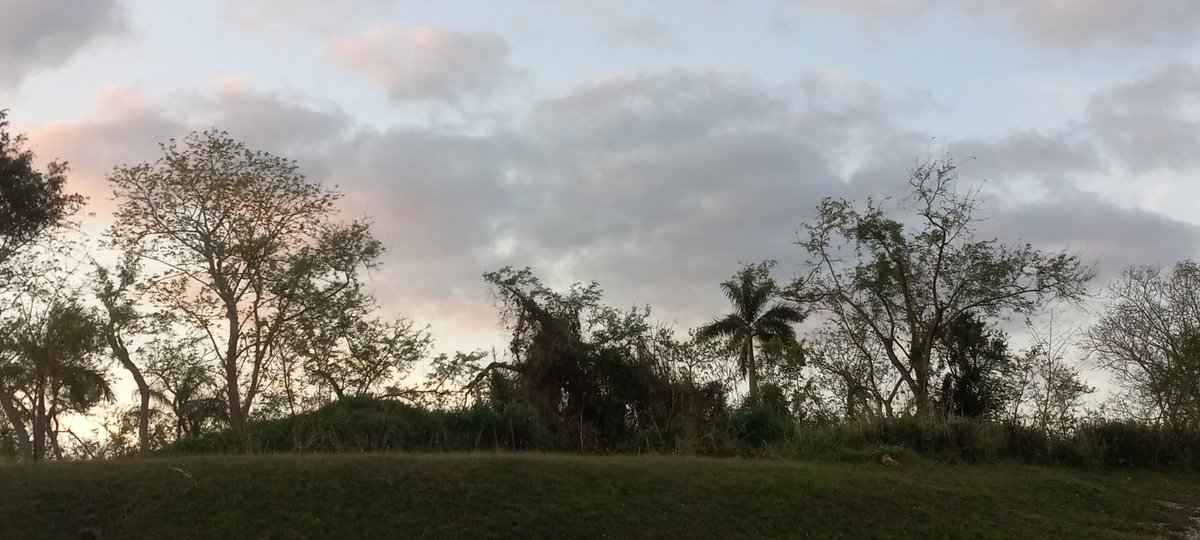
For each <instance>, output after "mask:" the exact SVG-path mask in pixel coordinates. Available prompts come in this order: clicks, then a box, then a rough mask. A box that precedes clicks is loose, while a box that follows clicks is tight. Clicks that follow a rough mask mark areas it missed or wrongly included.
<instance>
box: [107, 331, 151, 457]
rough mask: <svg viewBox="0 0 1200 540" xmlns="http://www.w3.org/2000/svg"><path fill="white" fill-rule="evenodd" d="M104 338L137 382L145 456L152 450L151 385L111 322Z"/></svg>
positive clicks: (140, 439) (140, 441)
mask: <svg viewBox="0 0 1200 540" xmlns="http://www.w3.org/2000/svg"><path fill="white" fill-rule="evenodd" d="M104 338H105V340H107V341H108V346H109V348H111V349H112V352H113V356H116V357H117V360H118V361H120V362H121V365H122V366H124V367H125V369H126V370H127V371H129V375H130V376H131V377H133V382H134V383H135V384H137V388H138V397H139V398H140V403H138V452H139V453H140V454H142V455H143V456H144V455H146V454H148V453H149V452H150V385H149V384H146V378H145V377H144V376H142V370H141V369H139V368H138V367H137V365H136V364H134V363H133V359H131V358H130V357H129V349H128V348H127V347H125V343H124V341H123V340H122V339H121V336H119V335H118V334H117V330H116V328H115V327H113V325H112V324H111V323H110V324H109V325H108V328H106V329H105V332H104Z"/></svg>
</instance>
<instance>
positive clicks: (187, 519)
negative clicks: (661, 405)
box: [0, 453, 1200, 539]
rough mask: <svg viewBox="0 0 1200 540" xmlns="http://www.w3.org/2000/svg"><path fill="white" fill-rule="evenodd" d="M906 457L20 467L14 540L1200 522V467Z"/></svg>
mask: <svg viewBox="0 0 1200 540" xmlns="http://www.w3.org/2000/svg"><path fill="white" fill-rule="evenodd" d="M903 461H904V462H903V463H902V464H901V466H900V467H898V468H894V469H889V468H884V467H881V466H880V465H878V464H876V463H875V462H859V463H824V462H800V461H791V460H769V459H728V458H727V459H718V458H688V457H635V456H623V457H622V456H613V457H580V456H566V455H546V454H483V453H479V454H336V455H287V454H283V455H256V456H204V457H187V458H154V459H144V460H118V461H108V462H65V463H46V464H36V465H28V464H25V465H21V464H8V465H0V501H3V502H2V503H0V536H3V537H5V538H78V537H84V538H88V537H91V538H104V539H117V538H473V539H477V538H769V537H776V538H899V537H912V538H1051V537H1069V538H1085V537H1086V538H1090V539H1102V538H1155V537H1164V536H1167V537H1169V536H1173V535H1178V534H1181V533H1182V531H1184V530H1185V529H1186V527H1187V526H1188V525H1189V523H1190V521H1189V520H1190V516H1189V515H1188V514H1189V513H1190V512H1200V510H1198V509H1196V507H1197V506H1200V476H1197V475H1195V474H1193V473H1189V474H1174V475H1172V474H1167V473H1161V472H1126V471H1121V472H1103V471H1079V470H1065V469H1048V468H1040V467H1031V466H1023V465H957V466H956V465H948V464H942V463H935V462H931V461H925V460H921V459H919V458H915V457H907V458H903ZM1162 501H1166V502H1169V503H1176V504H1178V505H1183V506H1182V507H1178V506H1176V507H1172V506H1170V505H1167V504H1163V502H1162Z"/></svg>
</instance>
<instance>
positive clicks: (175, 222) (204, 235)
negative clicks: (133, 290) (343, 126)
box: [109, 131, 382, 433]
mask: <svg viewBox="0 0 1200 540" xmlns="http://www.w3.org/2000/svg"><path fill="white" fill-rule="evenodd" d="M162 152H163V155H162V157H161V158H159V159H158V160H157V161H155V162H154V163H144V164H140V165H134V166H125V167H121V168H118V169H116V170H114V171H113V173H112V174H110V175H109V182H110V183H111V184H112V186H113V188H114V192H115V195H116V199H117V201H118V203H119V208H118V210H117V212H116V223H115V224H114V225H113V227H112V230H111V235H112V237H113V239H114V240H115V242H116V243H117V245H118V246H119V247H121V248H123V249H124V250H125V251H126V252H127V253H133V254H135V255H136V256H138V257H140V258H141V259H142V260H143V261H144V262H146V264H147V268H148V269H150V270H153V271H155V273H153V274H151V275H150V276H149V277H148V279H147V283H148V284H149V287H150V291H151V298H152V299H153V300H154V301H155V303H157V304H158V305H160V306H162V307H163V308H165V309H166V311H167V312H169V313H171V314H173V315H174V316H175V317H176V321H177V323H178V324H179V325H182V326H186V327H189V328H190V329H191V331H192V332H195V333H196V334H197V335H199V336H202V337H203V339H204V340H205V343H207V345H208V346H209V347H211V357H212V358H215V359H216V362H217V363H218V365H219V371H220V373H221V375H222V383H223V385H224V393H225V405H226V408H227V410H228V415H229V419H230V422H231V423H232V425H233V427H234V429H235V430H236V431H238V432H239V433H244V427H245V425H246V421H247V418H248V417H249V415H250V412H251V410H252V409H253V407H254V403H255V398H257V397H258V395H259V392H260V391H261V390H262V384H263V381H264V379H265V377H266V373H265V370H267V369H270V368H271V365H272V360H273V359H274V358H275V357H276V356H277V355H278V354H279V353H280V352H281V351H280V346H279V345H280V339H281V337H282V336H283V335H284V334H285V332H284V331H285V329H286V328H287V327H288V326H289V325H292V324H295V323H296V321H297V319H299V318H301V317H303V316H304V315H305V314H306V313H308V311H309V310H310V309H312V308H313V306H315V305H319V304H320V303H321V302H322V301H324V299H326V298H329V297H332V296H336V295H337V294H339V293H340V292H342V291H344V290H346V289H347V288H351V287H352V286H353V284H354V283H355V282H356V280H357V279H358V278H357V272H358V270H359V269H360V268H362V267H365V266H370V265H372V264H374V263H375V261H376V260H377V258H378V256H379V254H380V253H381V250H382V248H381V246H380V244H379V242H378V241H376V240H375V239H374V238H373V237H372V236H371V234H370V232H369V230H368V226H367V224H365V223H360V222H351V223H339V222H338V221H336V220H335V217H336V214H337V211H336V209H335V203H336V202H337V200H338V198H339V197H340V195H339V194H338V193H336V192H335V191H332V190H329V189H326V188H324V187H322V186H320V185H319V184H316V183H312V182H309V181H308V180H306V179H305V177H304V176H303V175H302V174H300V172H299V170H298V168H297V166H296V163H295V162H293V161H289V160H286V159H283V158H279V157H276V156H273V155H270V154H268V153H265V152H257V151H251V150H248V149H247V148H246V147H245V146H244V145H243V144H241V143H239V142H237V141H234V140H233V139H231V138H230V137H229V136H228V135H227V134H225V133H222V132H217V131H208V132H205V133H193V134H191V135H190V136H188V137H186V138H184V139H183V140H182V141H175V140H171V141H170V142H169V143H168V144H165V145H162Z"/></svg>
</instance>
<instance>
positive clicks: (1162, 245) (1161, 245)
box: [986, 188, 1200, 283]
mask: <svg viewBox="0 0 1200 540" xmlns="http://www.w3.org/2000/svg"><path fill="white" fill-rule="evenodd" d="M986 226H987V232H989V233H991V234H996V235H998V236H999V237H1001V238H1007V239H1010V240H1013V241H1015V240H1018V239H1021V240H1024V241H1029V242H1032V243H1034V244H1035V245H1038V246H1042V247H1045V248H1052V249H1053V248H1065V249H1071V250H1074V251H1078V252H1080V253H1081V254H1082V256H1083V257H1084V258H1085V260H1090V261H1093V262H1096V263H1097V270H1098V272H1099V276H1098V279H1097V282H1098V283H1103V282H1105V281H1107V280H1108V279H1111V278H1113V277H1115V276H1116V275H1117V274H1118V273H1119V272H1120V270H1121V269H1123V268H1125V267H1128V266H1130V265H1134V264H1173V263H1174V262H1175V261H1178V260H1180V259H1182V258H1186V257H1190V256H1194V255H1195V254H1197V253H1200V227H1198V226H1196V225H1193V224H1190V223H1184V222H1181V221H1177V220H1174V219H1171V218H1169V217H1167V216H1163V215H1161V214H1156V213H1153V212H1149V211H1146V210H1142V209H1137V208H1125V207H1121V206H1119V205H1117V204H1115V203H1113V202H1111V201H1106V200H1103V199H1100V198H1099V197H1097V196H1096V195H1094V194H1091V193H1087V192H1085V191H1082V190H1076V189H1070V188H1068V189H1063V190H1059V191H1056V192H1052V193H1051V194H1050V195H1049V196H1047V197H1045V198H1044V200H1042V201H1039V202H1035V203H1028V204H1022V205H1019V206H1010V207H1008V208H1003V209H1001V210H1000V211H999V212H997V213H996V214H995V215H994V217H993V218H992V219H991V220H990V221H989V222H987V224H986Z"/></svg>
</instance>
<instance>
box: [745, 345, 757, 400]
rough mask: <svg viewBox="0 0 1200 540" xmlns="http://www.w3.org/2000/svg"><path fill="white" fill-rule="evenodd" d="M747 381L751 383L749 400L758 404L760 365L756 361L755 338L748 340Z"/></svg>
mask: <svg viewBox="0 0 1200 540" xmlns="http://www.w3.org/2000/svg"><path fill="white" fill-rule="evenodd" d="M746 381H747V382H749V383H750V393H749V395H748V396H747V399H748V400H749V401H750V403H758V365H757V364H756V363H755V361H754V338H752V337H751V338H747V339H746Z"/></svg>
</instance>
